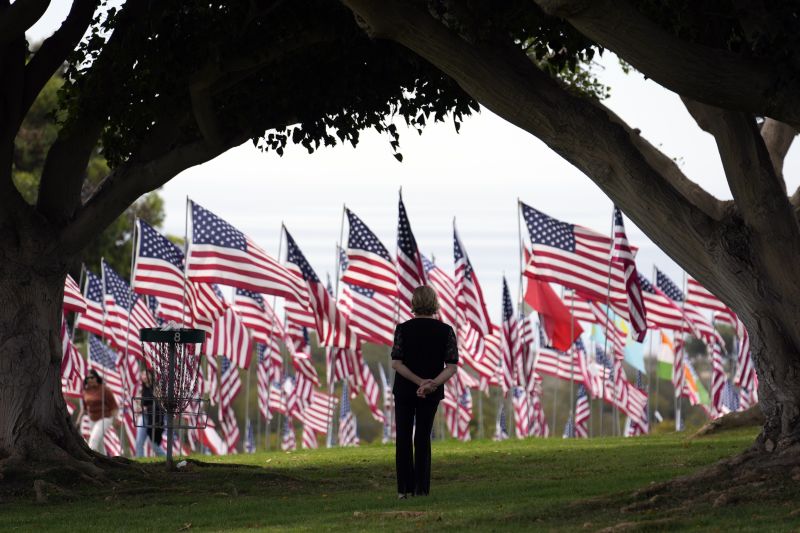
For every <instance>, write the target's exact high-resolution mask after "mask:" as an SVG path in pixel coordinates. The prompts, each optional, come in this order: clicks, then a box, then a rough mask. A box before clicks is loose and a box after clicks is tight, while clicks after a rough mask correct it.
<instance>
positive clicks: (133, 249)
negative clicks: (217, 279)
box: [120, 217, 155, 457]
mask: <svg viewBox="0 0 800 533" xmlns="http://www.w3.org/2000/svg"><path fill="white" fill-rule="evenodd" d="M138 221H139V217H134V219H133V233H132V235H131V272H130V274H128V279H129V280H130V289H129V291H130V292H129V295H128V296H129V298H130V308H129V309H128V324H127V326H125V359H124V360H123V364H124V365H125V366H124V368H125V374H124V375H126V376H127V368H128V345H129V344H130V331H131V313H132V312H133V305H134V304H133V302H134V298H135V297H136V295H135V294H134V292H133V271H134V269H135V268H136V234H137V232H136V228H137V226H138V225H139V224H138ZM153 318H155V317H153ZM142 355H144V354H142ZM122 382H123V383H124V385H125V398H124V399H123V405H122V419H123V420H121V421H120V429H121V431H120V447H121V448H122V456H123V457H125V428H123V427H122V424H123V423H124V419H125V411H126V410H127V408H128V406H127V405H126V404H128V403H131V401H132V399H131V398H130V396H129V394H128V393H129V391H128V380H127V379H123V380H122Z"/></svg>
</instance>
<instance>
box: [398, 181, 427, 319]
mask: <svg viewBox="0 0 800 533" xmlns="http://www.w3.org/2000/svg"><path fill="white" fill-rule="evenodd" d="M398 205H399V207H398V219H397V293H398V302H399V306H400V321H401V322H402V321H404V320H407V319H408V318H410V317H411V295H412V293H413V292H414V289H416V288H417V287H419V286H420V285H425V284H426V282H427V279H426V277H425V267H424V266H422V254H420V252H419V248H418V247H417V240H416V239H415V238H414V233H413V232H412V231H411V224H410V223H409V222H408V215H406V206H405V205H404V204H403V194H402V193H401V194H400V203H399V204H398Z"/></svg>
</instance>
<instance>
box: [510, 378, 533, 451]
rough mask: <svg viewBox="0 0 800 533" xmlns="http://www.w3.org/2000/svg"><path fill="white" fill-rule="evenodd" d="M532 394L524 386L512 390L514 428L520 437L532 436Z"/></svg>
mask: <svg viewBox="0 0 800 533" xmlns="http://www.w3.org/2000/svg"><path fill="white" fill-rule="evenodd" d="M529 400H530V395H529V394H528V392H527V391H526V390H525V389H523V388H522V387H514V388H513V389H512V390H511V403H512V405H513V407H514V429H515V431H516V434H517V438H518V439H523V438H525V437H530V436H531V431H530V430H531V427H530V422H531V413H530V411H529V409H530V408H531V406H530V405H529Z"/></svg>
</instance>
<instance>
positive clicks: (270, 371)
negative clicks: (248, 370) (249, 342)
mask: <svg viewBox="0 0 800 533" xmlns="http://www.w3.org/2000/svg"><path fill="white" fill-rule="evenodd" d="M268 350H269V348H268V347H267V345H265V344H256V358H257V362H256V382H257V384H256V388H257V394H258V410H259V411H260V412H261V416H263V417H264V419H265V420H271V419H272V416H271V415H270V411H269V393H270V382H271V381H272V380H277V379H280V372H281V364H282V360H281V356H280V352H279V353H278V354H277V358H276V357H274V355H275V354H272V353H269V351H268Z"/></svg>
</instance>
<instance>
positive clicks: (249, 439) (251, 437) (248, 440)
mask: <svg viewBox="0 0 800 533" xmlns="http://www.w3.org/2000/svg"><path fill="white" fill-rule="evenodd" d="M245 428H246V429H245V437H244V453H256V436H255V432H254V431H253V421H252V420H250V419H249V418H248V419H247V423H246V425H245Z"/></svg>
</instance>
